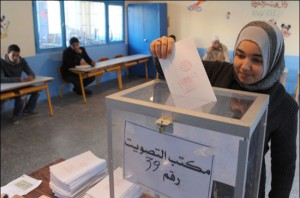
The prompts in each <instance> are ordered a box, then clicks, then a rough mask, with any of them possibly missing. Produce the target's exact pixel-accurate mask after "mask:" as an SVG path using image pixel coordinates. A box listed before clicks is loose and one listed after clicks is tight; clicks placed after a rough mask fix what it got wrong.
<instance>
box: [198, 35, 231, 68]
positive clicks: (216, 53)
mask: <svg viewBox="0 0 300 198" xmlns="http://www.w3.org/2000/svg"><path fill="white" fill-rule="evenodd" d="M203 60H207V61H221V62H224V61H225V62H228V63H230V57H229V53H228V49H227V47H226V46H225V45H224V44H222V43H220V39H219V37H218V36H216V35H214V36H213V37H212V40H211V46H210V47H209V48H208V49H207V50H206V52H205V55H204V56H203Z"/></svg>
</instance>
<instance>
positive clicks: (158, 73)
mask: <svg viewBox="0 0 300 198" xmlns="http://www.w3.org/2000/svg"><path fill="white" fill-rule="evenodd" d="M168 37H169V38H172V39H173V40H174V43H175V42H176V36H175V35H173V34H171V35H170V36H168ZM153 62H154V66H155V69H156V71H157V74H156V75H157V78H159V79H161V78H163V77H162V75H161V74H162V73H163V71H162V68H161V66H160V63H159V61H158V59H157V58H154V59H153Z"/></svg>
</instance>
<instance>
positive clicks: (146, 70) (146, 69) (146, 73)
mask: <svg viewBox="0 0 300 198" xmlns="http://www.w3.org/2000/svg"><path fill="white" fill-rule="evenodd" d="M145 75H146V80H148V67H147V62H145Z"/></svg>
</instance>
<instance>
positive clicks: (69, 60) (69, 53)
mask: <svg viewBox="0 0 300 198" xmlns="http://www.w3.org/2000/svg"><path fill="white" fill-rule="evenodd" d="M80 49H81V50H82V53H81V54H78V53H76V52H75V51H74V50H73V49H72V48H71V47H68V48H66V49H65V50H64V52H63V65H62V68H61V72H62V75H63V76H66V75H69V76H70V75H71V76H73V75H75V74H74V73H72V72H71V71H70V70H69V69H70V68H75V66H77V65H80V62H81V59H83V60H85V62H87V63H88V64H89V65H91V64H92V59H91V58H90V57H89V55H88V54H87V53H86V50H85V48H84V47H80ZM76 76H77V75H76Z"/></svg>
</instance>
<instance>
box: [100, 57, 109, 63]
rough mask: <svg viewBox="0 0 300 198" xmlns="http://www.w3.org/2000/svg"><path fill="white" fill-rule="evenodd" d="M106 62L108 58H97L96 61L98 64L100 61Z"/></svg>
mask: <svg viewBox="0 0 300 198" xmlns="http://www.w3.org/2000/svg"><path fill="white" fill-rule="evenodd" d="M106 60H109V58H108V57H102V58H99V59H98V61H99V62H101V61H106Z"/></svg>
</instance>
